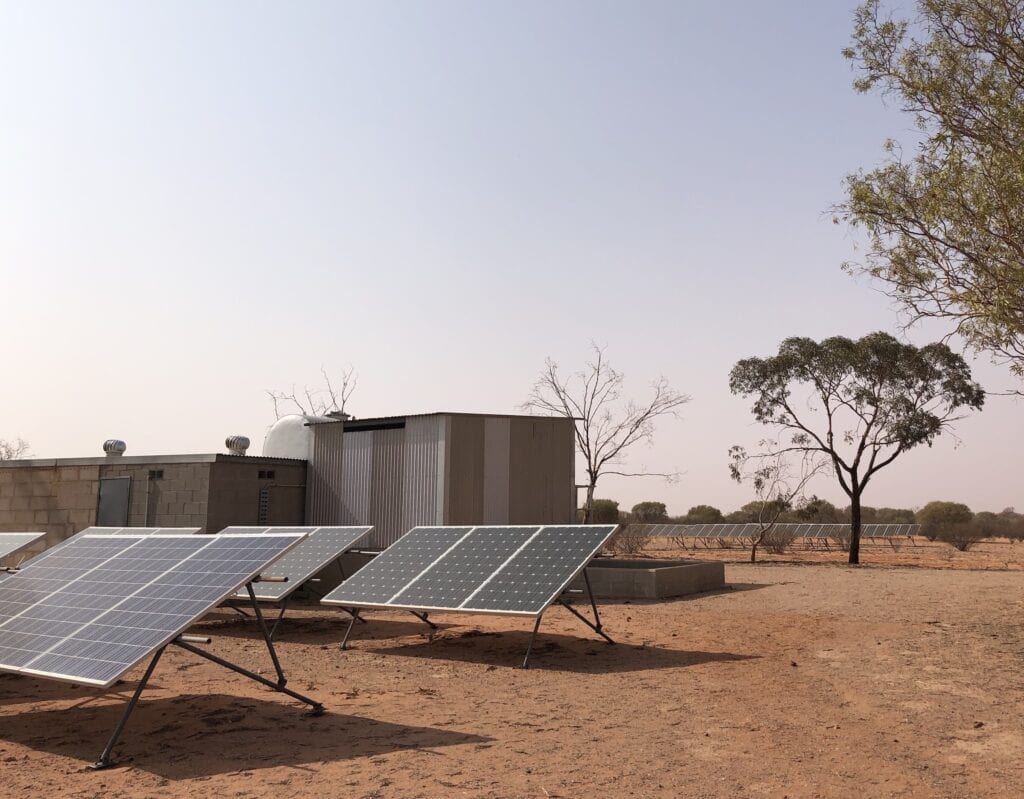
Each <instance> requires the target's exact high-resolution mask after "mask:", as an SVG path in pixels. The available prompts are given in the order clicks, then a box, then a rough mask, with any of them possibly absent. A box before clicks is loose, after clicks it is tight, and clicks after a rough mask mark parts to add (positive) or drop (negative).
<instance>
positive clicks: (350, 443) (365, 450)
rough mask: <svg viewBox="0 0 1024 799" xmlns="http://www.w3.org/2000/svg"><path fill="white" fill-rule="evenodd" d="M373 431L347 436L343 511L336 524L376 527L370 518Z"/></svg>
mask: <svg viewBox="0 0 1024 799" xmlns="http://www.w3.org/2000/svg"><path fill="white" fill-rule="evenodd" d="M376 434H377V431H374V430H356V431H349V432H347V433H345V441H344V448H343V450H342V467H341V468H342V472H341V473H342V480H341V484H340V486H339V487H338V488H339V491H340V494H341V507H340V514H339V516H338V518H337V519H336V520H335V521H334V522H333V523H334V524H373V520H372V519H371V518H370V484H371V481H372V479H373V439H374V436H375V435H376Z"/></svg>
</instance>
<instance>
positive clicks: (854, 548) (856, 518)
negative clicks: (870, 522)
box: [849, 491, 860, 566]
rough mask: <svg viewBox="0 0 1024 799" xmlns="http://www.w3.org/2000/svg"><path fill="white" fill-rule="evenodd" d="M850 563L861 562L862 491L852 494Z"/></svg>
mask: <svg viewBox="0 0 1024 799" xmlns="http://www.w3.org/2000/svg"><path fill="white" fill-rule="evenodd" d="M849 562H850V564H851V565H854V566H856V565H857V564H859V563H860V492H859V491H854V492H853V493H852V494H851V495H850V561H849Z"/></svg>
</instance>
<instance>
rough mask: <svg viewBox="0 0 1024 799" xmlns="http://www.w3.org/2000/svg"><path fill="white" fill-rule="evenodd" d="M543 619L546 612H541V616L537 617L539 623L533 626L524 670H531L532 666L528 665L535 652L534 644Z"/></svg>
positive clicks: (524, 659)
mask: <svg viewBox="0 0 1024 799" xmlns="http://www.w3.org/2000/svg"><path fill="white" fill-rule="evenodd" d="M543 617H544V611H541V612H540V615H539V616H538V617H537V621H536V622H535V623H534V625H533V633H532V634H531V635H530V643H529V644H527V646H526V657H524V658H523V668H524V669H528V668H530V666H529V665H528V664H529V662H530V653H531V652H532V651H533V642H534V641H535V640H536V638H537V630H538V629H540V620H541V619H542V618H543Z"/></svg>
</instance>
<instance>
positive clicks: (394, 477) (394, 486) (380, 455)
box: [349, 428, 407, 547]
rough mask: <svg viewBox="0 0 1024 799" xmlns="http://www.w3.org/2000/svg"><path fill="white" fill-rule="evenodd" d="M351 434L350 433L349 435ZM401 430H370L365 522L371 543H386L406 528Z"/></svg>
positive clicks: (383, 544) (392, 540)
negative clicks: (371, 440) (367, 501)
mask: <svg viewBox="0 0 1024 799" xmlns="http://www.w3.org/2000/svg"><path fill="white" fill-rule="evenodd" d="M349 435H351V433H350V434H349ZM404 456H405V430H404V429H402V428H398V429H393V430H377V431H375V432H374V433H373V462H372V464H371V467H370V468H371V478H370V497H369V499H370V507H369V515H368V516H367V518H366V520H365V522H366V523H367V524H372V525H373V534H372V536H371V538H370V540H369V542H368V545H371V546H382V547H383V546H388V545H389V544H392V543H394V542H395V541H397V540H398V538H399V537H400V536H401V535H402V534H403V533H405V532H407V531H406V530H403V529H401V527H402V494H403V492H404V488H405V486H404V479H405V472H404V464H405V457H404Z"/></svg>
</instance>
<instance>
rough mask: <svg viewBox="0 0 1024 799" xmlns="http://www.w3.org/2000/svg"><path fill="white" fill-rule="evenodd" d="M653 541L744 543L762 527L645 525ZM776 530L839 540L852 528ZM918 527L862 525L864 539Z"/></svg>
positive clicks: (784, 526)
mask: <svg viewBox="0 0 1024 799" xmlns="http://www.w3.org/2000/svg"><path fill="white" fill-rule="evenodd" d="M640 526H641V527H642V528H643V529H644V532H645V533H646V534H647V535H649V536H651V537H652V538H655V537H657V538H706V539H722V538H725V539H728V538H732V539H743V538H749V537H751V536H756V535H757V534H758V532H759V531H760V530H761V525H759V524H750V523H747V524H645V525H640ZM774 529H776V530H787V531H790V532H792V533H794V534H795V535H796V536H798V537H799V538H810V539H822V538H838V537H840V536H843V535H846V534H848V533H849V532H850V525H849V524H807V523H795V522H779V523H777V524H775V525H774ZM920 530H921V526H920V525H918V524H862V525H861V537H862V538H898V537H901V536H902V537H910V536H916V535H920Z"/></svg>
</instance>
